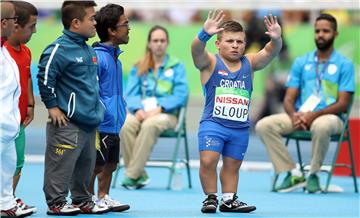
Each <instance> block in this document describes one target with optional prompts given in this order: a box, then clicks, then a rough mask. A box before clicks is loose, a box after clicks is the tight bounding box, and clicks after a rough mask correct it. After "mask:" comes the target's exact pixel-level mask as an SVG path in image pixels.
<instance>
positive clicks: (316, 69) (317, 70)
mask: <svg viewBox="0 0 360 218" xmlns="http://www.w3.org/2000/svg"><path fill="white" fill-rule="evenodd" d="M328 65H329V60H326V62H325V63H324V66H323V68H322V69H321V72H320V73H319V61H318V60H317V61H316V64H315V72H316V91H317V94H319V93H320V88H321V80H322V78H323V76H324V73H325V70H326V68H327V67H328Z"/></svg>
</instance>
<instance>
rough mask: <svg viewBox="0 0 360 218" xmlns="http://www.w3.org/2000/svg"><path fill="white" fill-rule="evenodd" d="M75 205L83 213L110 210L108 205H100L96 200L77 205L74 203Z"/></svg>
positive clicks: (97, 212)
mask: <svg viewBox="0 0 360 218" xmlns="http://www.w3.org/2000/svg"><path fill="white" fill-rule="evenodd" d="M73 206H74V207H77V208H79V209H80V211H81V213H83V214H103V213H107V212H109V211H110V209H109V207H108V206H105V207H102V206H99V205H97V204H95V202H94V201H86V202H83V203H80V204H77V205H75V204H73Z"/></svg>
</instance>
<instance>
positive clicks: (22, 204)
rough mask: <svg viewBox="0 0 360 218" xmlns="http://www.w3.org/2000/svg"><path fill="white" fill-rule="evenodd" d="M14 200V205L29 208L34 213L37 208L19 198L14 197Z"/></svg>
mask: <svg viewBox="0 0 360 218" xmlns="http://www.w3.org/2000/svg"><path fill="white" fill-rule="evenodd" d="M15 201H16V205H17V206H18V207H20V208H22V209H29V210H31V211H32V212H33V213H36V211H37V209H36V207H34V206H29V205H27V204H25V203H24V202H23V201H22V200H21V199H20V198H15Z"/></svg>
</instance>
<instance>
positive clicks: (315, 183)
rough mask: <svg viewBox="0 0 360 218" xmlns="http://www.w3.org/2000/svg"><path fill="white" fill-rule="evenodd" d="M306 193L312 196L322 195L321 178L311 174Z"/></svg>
mask: <svg viewBox="0 0 360 218" xmlns="http://www.w3.org/2000/svg"><path fill="white" fill-rule="evenodd" d="M306 191H307V192H308V193H311V194H313V193H314V194H317V193H321V188H320V182H319V177H318V176H317V175H316V174H310V175H309V177H308V179H307V183H306Z"/></svg>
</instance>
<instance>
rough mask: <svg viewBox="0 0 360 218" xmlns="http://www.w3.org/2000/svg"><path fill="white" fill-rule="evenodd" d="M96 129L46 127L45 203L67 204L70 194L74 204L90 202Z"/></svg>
mask: <svg viewBox="0 0 360 218" xmlns="http://www.w3.org/2000/svg"><path fill="white" fill-rule="evenodd" d="M95 160H96V149H95V129H93V130H91V131H84V130H82V129H80V128H79V127H78V126H77V125H76V124H74V123H72V122H68V125H67V126H61V127H59V126H55V125H53V124H52V123H47V126H46V152H45V173H44V187H43V190H44V193H45V198H46V203H47V204H48V205H49V206H51V205H53V204H57V203H61V202H66V197H67V195H68V193H69V190H70V192H71V199H72V202H73V203H81V202H85V201H91V199H92V196H91V194H90V193H89V192H88V186H89V183H90V177H91V174H92V172H93V170H94V167H95Z"/></svg>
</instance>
